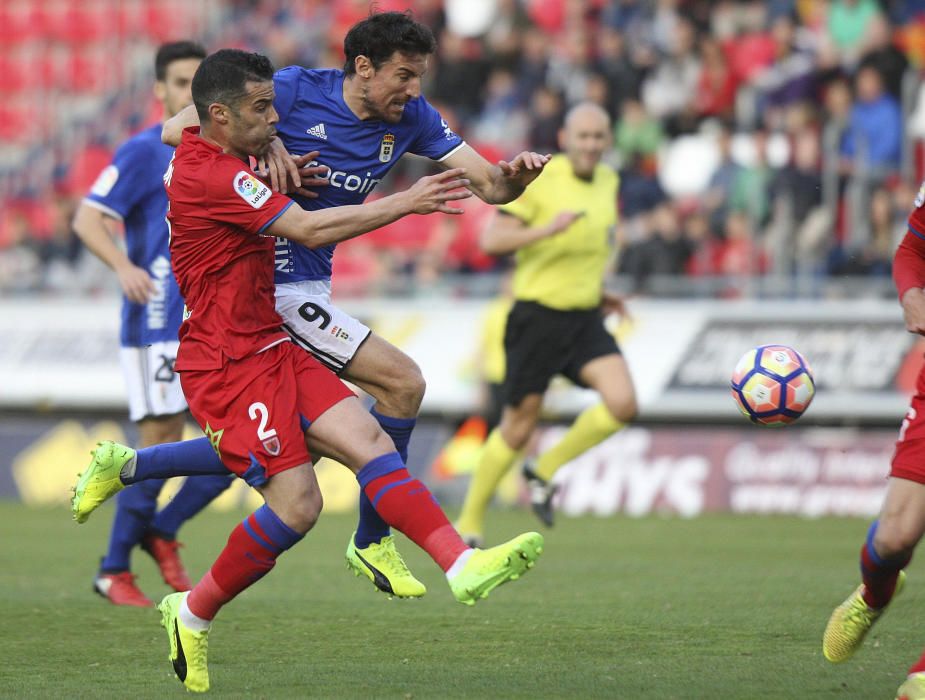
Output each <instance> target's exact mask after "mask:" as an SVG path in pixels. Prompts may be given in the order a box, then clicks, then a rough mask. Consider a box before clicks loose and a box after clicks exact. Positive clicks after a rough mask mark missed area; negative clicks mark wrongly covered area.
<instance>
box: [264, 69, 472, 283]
mask: <svg viewBox="0 0 925 700" xmlns="http://www.w3.org/2000/svg"><path fill="white" fill-rule="evenodd" d="M273 82H274V87H275V89H276V99H275V102H274V106H275V107H276V111H277V112H279V123H278V124H277V130H278V132H279V137H280V139H282V142H283V144H284V145H285V146H286V148H287V149H288V150H289V152H290V153H293V154H296V155H301V154H303V153H308V152H309V151H320V152H321V155H320V156H318V160H317V164H318V165H323V166H326V167H327V168H328V169H329V174H328V178H329V179H330V182H331V184H330V185H328V186H327V187H319V188H317V189H316V190H315V191H316V192H317V193H318V197H317V198H316V199H307V198H304V197H298V196H296V197H295V198H294V199H295V200H296V201H297V202H298V203H299V205H300V206H301V207H302V208H303V209H308V210H310V211H311V210H315V209H327V208H328V207H336V206H343V205H345V204H361V203H362V202H363V200H365V199H366V197H367V195H369V193H370V192H372V191H373V189H374V188H375V187H376V185H377V184H378V183H379V181H380V180H382V178H383V177H385V174H386V173H387V172H388V171H389V169H390V168H391V167H392V166H393V165H395V163H397V162H398V159H399V158H401V156H402V155H403V154H404V153H413V154H415V155H419V156H425V157H427V158H432V159H433V160H438V161H439V160H442V159H444V158H446V157H447V156H449V155H450V154H452V153H453V152H454V151H456V150H458V149H459V148H460V147H461V146H462V144H463V140H462V139H461V138H460V137H459V136H457V135H456V134H455V133H453V131H452V130H451V129H450V128H449V127H448V126H447V124H446V122H445V121H444V120H443V119H442V118H441V116H440V113H439V112H437V110H436V109H434V108H433V107H432V106H431V105H430V104H428V102H427V100H425V99H424V98H423V97H419V98H417V99H414V100H411V101H410V102H409V103H408V104H406V105H405V109H404V112H403V114H402V118H401V121H400V122H399V123H397V124H389V123H387V122H383V121H379V120H365V121H364V120H361V119H359V118H357V116H356V115H355V114H354V113H353V112H352V111H350V108H349V107H348V106H347V104H346V103H345V102H344V72H343V71H340V70H334V69H307V68H300V67H298V66H290V67H289V68H283V69H282V70H280V71H278V72H277V73H276V75H275V76H274V81H273ZM334 248H335V246H333V245H331V246H325V247H323V248H316V249H314V250H311V249H309V248H306V247H304V246H301V245H299V244H297V243H292V242H291V241H289V240H287V239H285V238H278V239H277V240H276V282H277V283H281V282H296V281H299V280H327V279H330V277H331V258H332V257H333V255H334Z"/></svg>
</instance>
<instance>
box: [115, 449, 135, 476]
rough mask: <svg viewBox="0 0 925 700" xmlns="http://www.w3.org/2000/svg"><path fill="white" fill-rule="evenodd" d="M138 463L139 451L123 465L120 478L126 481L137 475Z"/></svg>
mask: <svg viewBox="0 0 925 700" xmlns="http://www.w3.org/2000/svg"><path fill="white" fill-rule="evenodd" d="M137 463H138V453H137V452H136V453H135V454H133V455H132V458H131V459H130V460H129V461H128V462H126V463H125V464H123V465H122V469H120V470H119V479H120V480H121V481H122V482H123V483H125V480H126V479H133V478H134V477H135V465H136V464H137Z"/></svg>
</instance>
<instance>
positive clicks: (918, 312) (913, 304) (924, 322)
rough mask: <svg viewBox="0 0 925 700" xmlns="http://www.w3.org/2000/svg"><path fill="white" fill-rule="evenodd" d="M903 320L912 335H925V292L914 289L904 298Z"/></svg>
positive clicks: (919, 288) (918, 288) (920, 289)
mask: <svg viewBox="0 0 925 700" xmlns="http://www.w3.org/2000/svg"><path fill="white" fill-rule="evenodd" d="M902 306H903V319H904V320H905V321H906V330H907V331H909V332H910V333H918V334H919V335H925V290H923V289H922V288H921V287H913V288H912V289H910V290H908V291H907V292H906V293H905V294H904V295H903V298H902Z"/></svg>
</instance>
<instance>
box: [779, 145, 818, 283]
mask: <svg viewBox="0 0 925 700" xmlns="http://www.w3.org/2000/svg"><path fill="white" fill-rule="evenodd" d="M820 160H821V153H820V144H819V137H818V135H817V134H816V132H815V130H813V129H812V128H803V129H802V130H801V131H800V132H798V133H797V134H796V136H795V137H794V141H793V148H792V157H791V160H790V163H788V164H787V165H786V166H784V167H783V168H781V169H780V170H779V171H778V172H777V173H776V174H775V175H774V179H773V181H772V183H771V192H772V197H773V219H772V221H771V226H770V229H769V245H768V248H769V249H770V251H771V256H772V257H773V258H775V264H776V265H777V266H778V267H777V270H778V271H780V272H785V273H791V272H797V273H801V274H812V273H814V272H816V271H818V270H819V269H821V265H822V262H823V261H824V260H825V257H826V255H827V254H828V250H829V248H830V247H831V245H832V243H833V236H832V226H833V224H834V216H833V212H831V211H829V210H828V209H827V208H826V207H825V206H824V205H823V201H822V174H821V172H820V169H819V163H820Z"/></svg>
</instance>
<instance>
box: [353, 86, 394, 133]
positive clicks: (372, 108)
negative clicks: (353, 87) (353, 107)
mask: <svg viewBox="0 0 925 700" xmlns="http://www.w3.org/2000/svg"><path fill="white" fill-rule="evenodd" d="M360 100H362V102H363V107H364V108H365V109H366V111H367V112H368V113H369V114H370V115H372V117H373V118H374V119H378V120H379V121H383V122H388V123H389V124H397V123H398V122H400V121H401V117H402V114H404V111H402V112H401V113H400V114H399V115H398V117H394V116H391V115H390V114H389V113H388V112H386V111H384V110H382V109H380V108H379V105H377V104H376V103H375V102H373V101H372V100H371V99H369V88H368V87H366V86H365V85H364V86H363V92H362V93H360ZM391 104H392V103H391V102H389V105H390V106H391Z"/></svg>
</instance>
